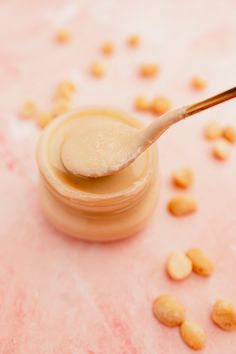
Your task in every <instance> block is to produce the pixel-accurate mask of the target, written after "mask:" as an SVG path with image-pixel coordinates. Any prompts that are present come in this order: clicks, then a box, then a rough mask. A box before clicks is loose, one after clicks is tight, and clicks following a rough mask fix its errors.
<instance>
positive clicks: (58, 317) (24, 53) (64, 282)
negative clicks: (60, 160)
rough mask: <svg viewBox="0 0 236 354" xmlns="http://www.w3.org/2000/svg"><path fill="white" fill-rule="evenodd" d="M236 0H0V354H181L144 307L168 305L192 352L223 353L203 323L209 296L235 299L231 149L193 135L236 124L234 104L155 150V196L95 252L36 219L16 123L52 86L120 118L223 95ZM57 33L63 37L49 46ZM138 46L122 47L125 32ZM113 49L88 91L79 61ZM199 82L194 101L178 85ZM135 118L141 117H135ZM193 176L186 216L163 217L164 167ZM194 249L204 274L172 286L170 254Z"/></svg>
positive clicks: (44, 102) (219, 334)
mask: <svg viewBox="0 0 236 354" xmlns="http://www.w3.org/2000/svg"><path fill="white" fill-rule="evenodd" d="M235 13H236V2H235V0H225V1H221V0H214V1H213V0H208V1H205V0H199V1H189V0H176V1H171V0H166V1H160V0H159V1H157V0H146V1H145V0H139V1H136V0H129V1H128V0H127V1H119V0H99V1H94V0H80V1H75V0H71V1H66V0H51V1H46V0H40V1H39V0H38V1H37V0H1V1H0V25H1V31H0V89H1V94H0V195H1V199H0V353H1V354H15V353H17V354H154V353H158V354H175V353H176V354H179V353H181V354H185V353H190V352H191V350H190V349H189V348H187V347H186V346H185V344H183V342H182V340H181V339H180V337H179V334H178V330H176V329H172V330H171V329H168V328H165V327H164V326H162V325H160V324H159V323H158V322H157V321H156V320H155V319H154V318H153V316H152V312H151V305H152V301H153V298H154V297H155V296H157V295H159V294H162V293H170V294H173V295H176V296H177V297H179V298H180V299H181V300H182V301H183V302H184V304H185V305H186V307H187V313H188V318H189V319H194V320H196V321H198V322H199V323H201V324H202V326H203V327H204V328H205V330H206V333H207V345H206V348H205V349H204V350H202V353H207V354H222V353H229V354H234V353H235V351H236V349H235V348H236V335H235V333H226V332H223V331H221V330H220V329H218V328H217V327H215V326H214V325H213V324H212V323H211V320H210V318H209V311H210V308H211V305H212V303H213V302H214V301H215V300H216V299H218V298H229V299H231V300H232V301H234V302H236V275H235V269H236V193H235V181H236V148H234V149H232V156H231V158H230V160H229V161H227V162H225V163H220V162H217V161H214V160H213V159H212V158H211V155H210V149H211V144H209V143H207V142H206V141H204V139H202V129H203V127H204V125H205V124H206V122H207V121H210V120H217V121H219V122H221V123H222V124H225V123H226V122H230V123H234V124H235V122H236V120H235V119H236V113H235V108H236V103H235V101H234V102H229V103H226V104H224V105H222V106H221V107H217V108H214V109H212V110H210V111H208V112H205V113H202V114H201V115H199V116H196V117H194V118H192V119H189V120H188V121H186V122H182V123H180V124H178V125H177V126H175V127H173V128H172V129H171V130H169V131H168V133H166V134H165V135H164V136H163V137H162V138H161V139H160V141H159V143H158V144H159V151H160V170H161V177H162V193H161V199H160V202H159V204H158V207H157V209H156V211H155V215H154V217H153V219H152V221H151V222H150V224H149V225H148V227H147V228H146V230H145V231H144V232H143V233H142V234H140V235H139V236H138V237H136V238H132V239H129V240H127V241H124V242H119V243H113V244H107V245H98V244H87V243H83V242H79V241H76V240H73V239H70V238H68V237H65V236H64V235H62V234H60V233H59V232H57V231H56V230H54V228H53V227H52V226H50V225H49V224H48V223H47V222H46V221H45V219H44V217H43V215H42V212H41V208H40V203H39V196H38V190H37V178H38V177H37V168H36V164H35V160H34V154H35V152H34V151H35V145H36V141H37V138H38V136H39V131H38V129H37V128H36V127H35V124H33V123H31V122H24V121H21V120H20V119H19V118H18V117H17V109H18V106H19V105H20V104H21V102H22V101H24V100H26V99H31V98H32V99H35V100H36V101H37V102H38V103H39V104H40V106H41V107H43V108H46V107H47V106H48V104H49V103H50V98H51V93H52V90H53V88H54V87H55V85H56V84H57V83H58V82H59V81H60V80H64V79H68V78H69V79H72V80H73V81H75V82H76V83H77V85H78V92H77V94H76V99H75V105H76V106H82V105H87V104H93V105H95V104H101V105H102V104H105V105H110V106H115V107H119V108H121V109H124V110H127V111H132V102H133V99H134V97H135V96H136V95H138V94H142V93H144V94H147V95H148V96H150V98H151V97H153V96H154V95H158V94H161V95H167V96H168V97H169V98H170V99H171V101H172V102H173V106H175V107H177V106H180V105H183V104H186V103H190V102H192V101H195V100H198V99H201V98H203V97H205V96H207V95H211V94H214V93H217V92H219V91H221V90H224V89H227V88H230V87H232V86H234V85H235V78H236V65H235V63H236V41H235V39H236V22H235ZM60 26H66V27H68V28H69V29H70V30H71V32H72V36H73V39H72V41H71V42H70V43H69V44H68V45H65V46H59V45H57V44H56V43H55V42H54V41H53V36H54V32H55V30H56V29H57V28H58V27H60ZM135 32H136V33H138V34H140V36H141V37H142V38H143V43H142V45H141V47H140V48H139V49H137V50H130V49H128V48H127V47H126V45H125V39H126V38H127V36H128V35H129V34H130V33H135ZM104 40H112V41H114V43H115V45H116V53H115V55H114V56H113V57H112V58H110V59H104V65H105V66H106V72H107V74H106V76H105V77H104V79H102V80H100V81H95V80H94V79H92V78H91V77H89V75H88V74H87V68H88V65H89V64H90V63H91V62H92V61H94V60H96V59H98V58H100V54H99V51H98V47H99V45H100V44H101V43H102V42H103V41H104ZM146 61H151V62H157V63H159V64H160V67H161V73H160V76H159V77H158V78H157V79H156V80H151V81H147V80H146V81H144V80H141V79H140V78H138V77H137V75H136V67H137V66H138V65H139V63H142V62H146ZM196 74H198V75H200V76H203V77H204V78H206V80H207V81H208V88H207V90H205V92H204V93H203V92H201V93H196V92H193V91H191V89H190V88H189V80H190V79H191V77H192V76H193V75H196ZM136 116H139V117H140V118H141V119H144V120H145V121H146V122H148V121H150V120H152V119H153V118H152V117H149V116H145V117H144V115H142V114H137V113H136ZM185 165H187V166H191V167H192V168H193V170H194V172H195V175H196V183H195V185H194V186H193V187H192V190H191V193H192V194H193V195H194V196H196V198H197V200H198V201H199V212H198V213H197V214H195V215H192V216H189V217H186V218H182V219H175V218H173V217H171V216H170V215H169V214H168V213H167V212H166V203H167V201H168V198H169V197H170V196H171V195H173V193H175V192H176V191H175V190H174V188H173V187H171V185H170V183H169V177H170V174H171V171H172V170H173V169H175V168H178V167H181V166H185ZM192 246H198V247H200V248H203V249H204V250H206V252H207V253H209V255H211V257H212V259H213V261H214V263H215V273H214V275H213V276H212V277H211V278H209V279H203V278H200V277H197V276H195V275H192V276H191V277H190V278H189V279H187V280H186V281H184V282H183V283H181V284H179V283H178V284H176V283H174V282H172V281H170V280H169V279H168V278H167V277H166V275H165V272H164V263H165V260H166V257H167V255H168V254H169V253H170V252H171V251H172V250H180V251H181V250H183V251H184V250H186V249H188V248H189V247H192Z"/></svg>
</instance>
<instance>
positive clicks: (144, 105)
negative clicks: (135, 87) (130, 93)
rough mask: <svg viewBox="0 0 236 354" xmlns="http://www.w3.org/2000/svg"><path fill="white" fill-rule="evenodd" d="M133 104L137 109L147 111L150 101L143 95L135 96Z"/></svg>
mask: <svg viewBox="0 0 236 354" xmlns="http://www.w3.org/2000/svg"><path fill="white" fill-rule="evenodd" d="M134 105H135V108H136V109H137V110H138V111H148V110H149V109H150V102H149V101H148V100H147V99H146V98H145V97H144V96H138V97H136V99H135V102H134Z"/></svg>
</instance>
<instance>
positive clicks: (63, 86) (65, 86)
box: [55, 81, 76, 99]
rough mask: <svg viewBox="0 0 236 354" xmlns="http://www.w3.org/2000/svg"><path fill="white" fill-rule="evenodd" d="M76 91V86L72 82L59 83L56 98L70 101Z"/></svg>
mask: <svg viewBox="0 0 236 354" xmlns="http://www.w3.org/2000/svg"><path fill="white" fill-rule="evenodd" d="M75 91H76V85H75V84H74V83H73V82H71V81H63V82H61V83H59V85H58V86H57V87H56V90H55V97H56V98H57V97H58V98H60V99H61V98H64V99H70V98H71V95H72V94H73V93H74V92H75Z"/></svg>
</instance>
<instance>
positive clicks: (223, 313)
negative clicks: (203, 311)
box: [211, 300, 236, 331]
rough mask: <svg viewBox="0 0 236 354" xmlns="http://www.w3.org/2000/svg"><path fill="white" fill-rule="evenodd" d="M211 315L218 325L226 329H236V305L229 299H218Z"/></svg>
mask: <svg viewBox="0 0 236 354" xmlns="http://www.w3.org/2000/svg"><path fill="white" fill-rule="evenodd" d="M211 317H212V320H213V322H214V323H215V324H216V325H217V326H219V327H220V328H222V329H224V330H226V331H230V330H233V329H236V306H235V305H234V304H232V303H231V302H230V301H228V300H218V301H216V303H215V304H214V306H213V308H212V313H211Z"/></svg>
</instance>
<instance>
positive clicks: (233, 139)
mask: <svg viewBox="0 0 236 354" xmlns="http://www.w3.org/2000/svg"><path fill="white" fill-rule="evenodd" d="M222 137H223V138H224V139H226V140H227V141H228V142H229V143H231V144H235V143H236V128H235V127H232V126H227V127H224V128H223V131H222Z"/></svg>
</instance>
